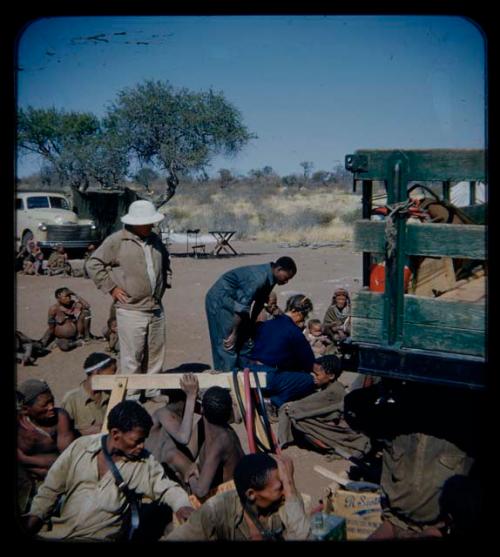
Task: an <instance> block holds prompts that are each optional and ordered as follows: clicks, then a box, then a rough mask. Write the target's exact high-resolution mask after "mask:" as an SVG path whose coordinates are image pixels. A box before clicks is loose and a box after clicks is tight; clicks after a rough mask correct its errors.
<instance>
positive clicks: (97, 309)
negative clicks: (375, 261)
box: [16, 241, 361, 504]
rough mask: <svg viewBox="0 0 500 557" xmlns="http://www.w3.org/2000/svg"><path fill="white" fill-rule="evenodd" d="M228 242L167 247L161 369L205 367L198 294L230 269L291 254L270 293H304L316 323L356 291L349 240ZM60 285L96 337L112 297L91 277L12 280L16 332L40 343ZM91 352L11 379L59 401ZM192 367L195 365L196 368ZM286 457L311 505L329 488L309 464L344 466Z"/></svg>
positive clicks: (308, 456) (46, 361)
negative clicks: (290, 270)
mask: <svg viewBox="0 0 500 557" xmlns="http://www.w3.org/2000/svg"><path fill="white" fill-rule="evenodd" d="M233 245H234V247H235V249H236V250H237V251H238V252H239V253H240V255H239V256H227V257H226V256H223V257H218V258H199V259H194V258H192V257H186V255H185V253H184V252H185V245H183V244H172V245H171V246H170V251H171V254H172V268H173V273H174V275H173V288H172V289H171V290H167V291H166V294H165V297H164V300H163V302H164V307H165V311H166V316H167V339H166V342H167V356H166V362H165V368H164V369H171V368H175V367H177V366H179V365H181V364H198V366H199V367H200V368H201V367H202V366H204V367H205V368H206V367H207V366H210V367H211V366H212V361H211V351H210V340H209V336H208V327H207V323H206V317H205V311H204V297H205V293H206V292H207V290H208V289H209V288H210V286H211V285H212V284H213V283H214V282H215V280H216V279H217V278H218V277H219V276H220V275H221V274H222V273H224V272H225V271H227V270H229V269H232V268H234V267H238V266H241V265H252V264H259V263H265V262H270V261H274V260H276V259H277V258H278V257H281V256H283V255H288V256H290V257H292V258H293V259H294V260H295V262H296V263H297V268H298V273H297V275H296V277H295V278H294V279H293V280H292V281H290V282H289V283H288V284H287V285H284V286H277V287H276V288H275V290H276V292H277V294H278V303H279V305H280V306H281V307H284V305H285V301H286V299H287V298H288V296H290V295H291V294H295V293H304V294H307V295H309V296H310V297H311V298H312V300H313V304H314V312H313V314H312V315H311V316H310V317H311V318H312V317H317V318H319V319H322V318H323V316H324V313H325V311H326V309H327V307H328V305H329V303H330V300H331V296H332V293H333V291H334V289H335V288H336V287H339V286H342V287H346V288H348V289H349V290H350V291H351V292H355V291H356V290H358V289H359V288H360V286H361V256H360V255H359V254H355V253H352V247H351V245H350V244H349V243H346V244H344V245H343V246H340V247H333V246H327V247H318V248H317V249H314V248H312V247H293V248H289V247H282V244H280V245H278V244H259V243H255V242H238V241H235V242H234V243H233ZM61 286H68V287H69V288H71V289H72V290H74V291H75V292H77V293H78V294H80V295H81V296H82V297H83V298H84V299H86V300H87V301H88V302H90V304H91V306H92V315H93V318H92V332H93V333H94V334H96V335H100V334H101V332H102V329H103V327H104V326H105V323H106V320H107V316H108V312H109V307H110V303H111V298H110V296H109V295H106V294H103V293H102V292H100V291H99V290H97V288H96V287H95V285H94V283H93V282H92V281H91V280H89V279H84V278H75V277H69V278H61V277H31V276H24V275H17V280H16V287H17V301H16V304H17V305H16V307H17V324H16V328H17V329H18V330H21V331H22V332H23V333H25V334H26V335H28V336H30V337H32V338H40V337H41V336H42V334H43V333H44V331H45V328H46V322H47V310H48V308H49V306H50V305H51V304H52V303H54V291H55V290H56V289H57V288H59V287H61ZM95 351H106V344H105V343H104V342H99V341H94V342H92V343H90V344H88V345H85V346H82V347H80V348H77V349H75V350H73V351H72V352H69V353H64V352H61V351H59V350H58V349H54V350H53V351H52V352H51V353H50V354H49V355H47V356H46V357H44V358H40V359H39V360H38V361H37V363H36V365H35V366H27V367H22V366H17V372H16V373H17V376H16V377H17V382H19V383H20V382H22V381H24V380H26V379H28V378H32V377H36V378H40V379H44V380H46V381H47V382H48V383H49V385H50V386H51V388H52V390H53V393H54V396H55V398H56V403H58V402H60V401H61V399H62V397H63V395H64V393H66V391H68V390H69V389H72V388H75V387H76V386H77V385H78V384H79V382H80V381H81V380H83V378H84V373H83V362H84V360H85V358H86V357H87V356H88V355H89V354H90V353H92V352H95ZM200 364H201V365H200ZM193 367H194V368H196V365H195V366H193ZM353 379H354V374H350V373H349V374H344V375H343V377H342V380H343V382H344V383H345V384H346V385H347V386H349V385H350V384H351V382H352V380H353ZM148 404H150V403H148ZM156 407H158V405H154V404H151V406H147V408H148V410H150V411H152V410H154V409H156ZM234 427H235V429H236V431H237V432H238V434H239V436H240V439H241V440H242V445H243V448H244V449H245V450H246V449H247V447H248V445H247V441H246V435H245V432H244V429H243V427H242V425H241V424H238V425H235V426H234ZM274 427H276V426H274ZM285 453H286V454H289V455H290V456H291V457H292V458H293V460H294V464H295V478H296V483H297V487H298V488H299V490H300V491H301V492H302V493H306V494H308V495H310V496H311V498H312V502H313V504H315V503H317V501H318V499H319V498H320V497H322V496H323V495H324V493H325V489H326V488H327V486H328V485H329V483H330V480H328V479H327V478H325V477H323V476H321V475H319V474H318V473H317V472H315V471H314V470H313V466H314V465H316V464H320V465H321V466H324V467H325V468H327V469H329V470H331V471H334V472H336V473H340V472H342V471H345V470H347V469H348V468H349V463H348V462H346V461H343V460H340V461H333V462H329V461H327V460H326V458H325V457H324V456H322V455H320V454H316V453H313V452H310V451H306V450H304V449H299V448H297V447H290V448H288V449H286V450H285Z"/></svg>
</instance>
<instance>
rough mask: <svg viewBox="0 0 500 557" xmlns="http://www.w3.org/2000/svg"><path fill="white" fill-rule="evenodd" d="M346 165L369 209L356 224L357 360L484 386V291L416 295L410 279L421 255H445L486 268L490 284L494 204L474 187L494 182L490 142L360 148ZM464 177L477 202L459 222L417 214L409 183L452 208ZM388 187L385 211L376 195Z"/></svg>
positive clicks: (381, 371)
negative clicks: (489, 224)
mask: <svg viewBox="0 0 500 557" xmlns="http://www.w3.org/2000/svg"><path fill="white" fill-rule="evenodd" d="M345 166H346V169H347V170H349V171H350V172H352V173H353V177H354V187H355V189H356V188H357V187H358V186H359V185H361V188H362V219H361V220H359V221H357V222H356V224H355V234H354V245H355V251H359V252H362V254H363V256H362V257H363V287H362V289H361V290H360V291H359V292H358V293H356V294H355V295H354V296H353V300H352V313H351V338H352V345H351V346H352V349H353V355H354V357H353V358H352V361H353V362H354V369H355V370H356V371H358V372H360V373H363V374H367V375H371V376H376V377H386V378H394V379H400V380H409V381H419V382H424V383H431V384H432V383H434V384H441V385H449V386H458V387H466V388H469V389H484V388H485V387H486V384H487V376H486V322H487V320H486V317H487V307H486V296H485V295H483V296H480V297H479V298H478V299H477V300H474V301H469V300H467V299H465V300H464V299H460V297H459V296H458V297H457V298H456V299H450V298H447V297H446V296H444V297H443V296H440V295H439V294H440V293H439V292H436V291H433V292H434V294H435V295H431V296H429V295H427V296H420V295H416V294H413V293H411V290H409V289H408V286H407V279H408V277H407V276H406V271H408V268H410V269H411V268H412V265H414V263H415V261H422V260H423V259H428V260H430V261H439V260H442V261H444V260H447V261H452V262H453V265H454V268H455V269H456V267H457V263H458V264H460V265H461V266H462V268H467V264H469V267H468V268H469V269H472V268H474V267H475V268H476V269H477V268H482V269H483V281H484V282H483V284H485V281H486V278H487V266H486V264H487V261H486V258H487V255H486V253H487V252H486V208H487V204H486V203H477V202H476V201H477V200H476V188H477V187H478V185H479V184H481V185H482V184H486V182H487V181H486V154H485V151H484V150H479V149H478V150H455V149H430V150H411V151H410V150H359V151H356V152H355V153H354V154H350V155H347V156H346V158H345ZM461 181H466V182H468V185H469V191H470V203H469V206H468V207H463V208H462V209H461V210H460V211H459V214H460V215H461V216H462V217H464V215H465V217H464V218H462V220H460V219H459V220H458V224H457V223H456V222H455V221H453V222H452V221H451V219H449V221H445V222H433V221H432V220H431V221H427V222H425V221H424V222H422V221H421V222H416V219H412V218H411V217H412V210H413V211H414V210H415V204H414V199H413V198H412V199H410V198H411V195H410V193H411V192H415V191H416V190H418V188H421V189H422V190H424V191H425V192H427V193H426V195H430V196H431V197H432V198H433V201H434V202H435V203H439V204H441V205H442V206H443V207H444V208H445V209H447V210H451V211H452V213H454V212H455V211H453V206H452V205H450V204H449V201H450V190H451V188H452V187H453V185H454V184H455V183H456V182H461ZM377 189H378V190H377ZM380 190H382V194H383V195H385V199H384V202H383V207H382V209H383V211H381V208H380V207H378V208H376V207H375V203H374V199H375V198H376V197H377V196H376V195H375V192H376V191H380ZM412 200H413V201H412ZM417 210H418V207H417ZM381 212H382V216H381V215H380V213H381ZM452 213H450V214H452ZM467 216H468V217H469V218H466V217H467ZM438 220H439V219H438ZM377 261H378V262H379V264H380V265H381V266H382V267H383V272H384V281H385V283H384V286H383V289H382V290H383V291H375V290H374V289H373V288H370V279H371V273H372V271H373V268H374V262H377ZM464 262H465V265H464ZM465 276H466V275H465ZM484 294H485V292H484Z"/></svg>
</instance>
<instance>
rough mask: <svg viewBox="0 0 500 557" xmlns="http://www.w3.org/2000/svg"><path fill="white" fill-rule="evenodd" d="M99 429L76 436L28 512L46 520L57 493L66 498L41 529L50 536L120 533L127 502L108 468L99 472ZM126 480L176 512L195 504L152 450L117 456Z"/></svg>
mask: <svg viewBox="0 0 500 557" xmlns="http://www.w3.org/2000/svg"><path fill="white" fill-rule="evenodd" d="M101 437H102V436H101V434H99V433H98V434H95V435H86V436H84V437H80V438H78V439H76V440H75V441H73V443H72V444H71V445H69V447H68V448H67V449H66V450H65V451H64V452H63V453H62V454H61V455H60V456H59V458H58V459H57V460H56V461H55V462H54V464H53V465H52V467H51V468H50V470H49V472H48V474H47V477H46V478H45V481H44V482H43V484H42V485H41V486H40V488H39V489H38V493H37V494H36V496H35V498H34V499H33V503H32V505H31V509H30V514H31V515H35V516H38V517H39V518H40V519H42V520H47V519H48V518H49V517H50V516H51V513H52V512H53V510H54V509H55V507H56V504H57V500H58V497H59V495H62V494H64V495H65V499H64V502H63V505H62V508H61V512H60V516H59V517H52V519H51V522H52V530H50V531H48V532H41V533H40V535H41V536H43V537H44V538H50V539H72V538H87V539H93V540H107V541H112V540H114V539H116V538H117V537H119V536H120V533H121V530H122V527H123V524H124V519H125V518H126V516H127V511H128V509H129V504H128V502H127V500H126V498H125V496H124V495H123V493H122V491H120V490H119V489H118V487H117V486H116V484H115V481H114V478H113V475H112V474H111V472H110V471H109V470H108V471H107V472H106V474H104V476H102V478H101V479H99V478H98V467H97V453H98V452H99V451H100V450H101ZM116 466H117V468H118V470H119V471H120V474H121V475H122V477H123V479H124V481H125V482H126V483H127V485H128V486H129V488H130V489H132V490H134V491H135V492H136V493H137V494H138V495H143V496H144V495H145V496H147V497H148V498H149V499H151V500H152V501H157V502H159V503H162V504H166V505H168V506H169V507H171V508H172V510H173V511H174V512H175V511H177V510H178V509H179V508H180V507H191V504H190V503H189V499H188V496H187V494H186V492H185V491H184V490H183V489H182V488H181V487H180V486H179V485H178V484H177V483H175V482H173V481H171V480H169V479H168V478H167V477H166V476H165V473H164V470H163V468H162V466H161V464H160V463H159V462H158V461H157V460H155V458H154V457H153V455H151V454H150V453H148V452H147V451H145V452H144V457H143V458H141V459H139V460H135V461H132V460H120V461H118V462H116Z"/></svg>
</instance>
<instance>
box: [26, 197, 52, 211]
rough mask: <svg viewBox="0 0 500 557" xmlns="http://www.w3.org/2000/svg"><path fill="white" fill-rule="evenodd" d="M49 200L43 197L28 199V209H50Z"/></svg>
mask: <svg viewBox="0 0 500 557" xmlns="http://www.w3.org/2000/svg"><path fill="white" fill-rule="evenodd" d="M48 208H49V198H48V197H46V196H45V197H43V196H37V197H28V209H48Z"/></svg>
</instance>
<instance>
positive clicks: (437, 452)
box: [380, 433, 473, 528]
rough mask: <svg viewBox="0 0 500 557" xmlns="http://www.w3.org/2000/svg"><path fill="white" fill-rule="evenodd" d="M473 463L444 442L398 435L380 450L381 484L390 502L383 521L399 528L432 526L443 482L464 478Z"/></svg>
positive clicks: (437, 511) (418, 434)
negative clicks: (381, 452)
mask: <svg viewBox="0 0 500 557" xmlns="http://www.w3.org/2000/svg"><path fill="white" fill-rule="evenodd" d="M472 463H473V459H472V458H471V457H469V456H467V454H466V453H465V452H464V451H462V450H461V449H459V448H458V447H457V446H456V445H454V444H453V443H450V442H449V441H447V440H445V439H439V438H437V437H433V436H432V435H426V434H424V433H411V434H402V435H398V436H397V437H395V438H394V439H393V440H392V442H389V443H388V444H387V447H385V448H384V450H383V457H382V477H381V480H380V484H381V486H382V488H383V490H384V491H385V494H386V495H387V498H388V502H389V508H388V509H387V510H386V511H385V512H384V517H385V518H386V519H387V520H389V521H390V522H392V523H393V524H395V525H396V526H399V527H401V528H408V527H409V526H410V527H411V525H426V524H427V525H429V524H434V523H435V522H436V521H437V520H438V519H439V516H440V507H439V496H440V495H441V490H442V487H443V485H444V483H445V481H446V480H447V479H448V478H450V477H451V476H454V475H456V474H465V475H467V474H468V472H469V470H470V468H471V466H472Z"/></svg>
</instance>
